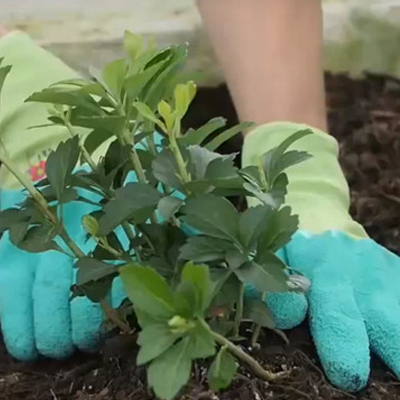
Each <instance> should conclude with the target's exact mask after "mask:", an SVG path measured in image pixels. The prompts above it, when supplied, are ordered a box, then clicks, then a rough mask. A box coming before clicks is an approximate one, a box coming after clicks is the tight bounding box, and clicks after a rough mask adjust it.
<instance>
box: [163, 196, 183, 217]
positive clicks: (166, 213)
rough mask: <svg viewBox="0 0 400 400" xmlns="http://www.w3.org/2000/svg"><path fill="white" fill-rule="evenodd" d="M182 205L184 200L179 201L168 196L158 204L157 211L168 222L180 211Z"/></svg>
mask: <svg viewBox="0 0 400 400" xmlns="http://www.w3.org/2000/svg"><path fill="white" fill-rule="evenodd" d="M182 204H183V200H181V199H177V198H176V197H174V196H166V197H163V198H162V199H161V200H160V201H159V202H158V207H157V210H158V211H159V213H160V214H161V215H162V216H163V217H164V218H165V219H166V220H167V221H168V220H169V219H170V218H171V217H172V216H173V215H175V214H176V213H177V212H178V211H179V209H180V208H181V207H182Z"/></svg>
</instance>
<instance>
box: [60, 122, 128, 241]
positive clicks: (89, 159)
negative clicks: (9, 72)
mask: <svg viewBox="0 0 400 400" xmlns="http://www.w3.org/2000/svg"><path fill="white" fill-rule="evenodd" d="M64 124H65V126H66V128H67V129H68V132H69V133H70V135H71V137H75V136H76V135H77V134H76V133H75V131H74V128H73V126H72V125H71V123H70V122H69V120H68V119H66V118H65V119H64ZM79 147H80V149H81V151H82V155H83V158H84V159H85V161H86V162H87V163H88V164H89V166H90V168H91V169H92V171H93V172H96V171H97V165H96V163H95V162H94V160H93V158H92V157H91V155H90V154H89V152H88V151H87V150H86V148H85V146H84V145H83V144H82V143H80V142H79ZM105 194H106V197H107V198H108V199H111V198H112V196H113V194H112V193H109V192H106V193H105ZM122 228H123V230H124V232H125V234H126V236H127V237H128V239H129V240H133V239H134V238H135V234H134V233H133V231H132V229H131V227H130V226H129V223H128V222H126V221H125V222H123V223H122Z"/></svg>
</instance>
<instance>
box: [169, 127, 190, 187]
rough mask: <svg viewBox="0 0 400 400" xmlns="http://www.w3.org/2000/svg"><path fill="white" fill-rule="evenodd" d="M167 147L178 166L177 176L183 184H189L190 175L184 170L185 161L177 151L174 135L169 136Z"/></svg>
mask: <svg viewBox="0 0 400 400" xmlns="http://www.w3.org/2000/svg"><path fill="white" fill-rule="evenodd" d="M169 146H170V149H171V151H172V153H173V155H174V157H175V161H176V163H177V164H178V169H179V175H180V177H181V179H182V182H183V183H189V182H190V181H191V177H190V174H189V172H188V170H187V169H186V163H185V160H184V159H183V157H182V153H181V151H180V150H179V146H178V142H177V141H176V137H175V135H174V134H173V133H172V134H170V135H169Z"/></svg>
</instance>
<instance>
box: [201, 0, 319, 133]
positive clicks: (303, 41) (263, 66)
mask: <svg viewBox="0 0 400 400" xmlns="http://www.w3.org/2000/svg"><path fill="white" fill-rule="evenodd" d="M197 3H198V6H199V9H200V11H201V14H202V16H203V19H204V23H205V25H206V27H207V30H208V32H209V35H210V37H211V40H212V42H213V45H214V48H215V50H216V53H217V56H218V58H219V61H220V63H221V66H222V68H223V70H224V73H225V76H226V79H227V82H228V85H229V88H230V91H231V93H232V96H233V99H234V102H235V105H236V108H237V110H238V113H239V116H240V118H241V119H242V120H252V121H255V122H257V123H265V122H270V121H277V120H288V121H293V122H302V123H306V124H309V125H312V126H314V127H316V128H319V129H322V130H326V116H325V96H324V85H323V67H322V13H321V1H320V0H284V1H282V0H281V1H277V0H217V1H216V0H198V1H197Z"/></svg>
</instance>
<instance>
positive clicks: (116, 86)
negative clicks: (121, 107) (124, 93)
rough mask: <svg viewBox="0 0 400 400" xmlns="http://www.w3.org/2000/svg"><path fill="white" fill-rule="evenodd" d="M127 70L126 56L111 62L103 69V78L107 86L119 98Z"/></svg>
mask: <svg viewBox="0 0 400 400" xmlns="http://www.w3.org/2000/svg"><path fill="white" fill-rule="evenodd" d="M126 72H127V65H126V61H125V59H124V58H121V59H119V60H115V61H112V62H110V63H109V64H107V65H106V66H105V67H104V69H103V73H102V77H103V80H104V82H105V83H106V85H107V88H108V89H109V90H110V91H111V93H113V94H114V95H115V96H116V97H117V98H118V99H119V98H120V95H121V89H122V85H123V83H124V79H125V75H126Z"/></svg>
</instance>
